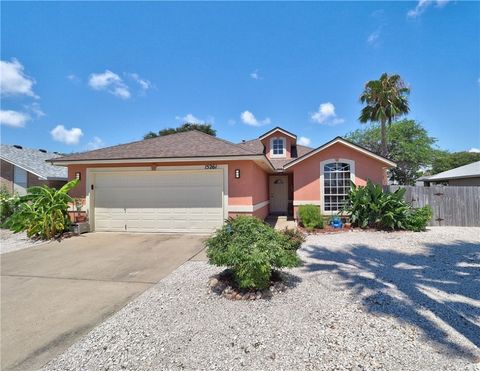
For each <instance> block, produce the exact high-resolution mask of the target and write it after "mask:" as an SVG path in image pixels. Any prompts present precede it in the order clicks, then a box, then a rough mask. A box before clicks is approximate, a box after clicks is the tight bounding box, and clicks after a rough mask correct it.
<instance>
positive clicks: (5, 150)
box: [0, 144, 67, 180]
mask: <svg viewBox="0 0 480 371" xmlns="http://www.w3.org/2000/svg"><path fill="white" fill-rule="evenodd" d="M0 148H1V149H0V158H1V159H2V160H5V161H7V162H9V163H11V164H13V165H15V166H18V167H19V168H22V169H24V170H26V171H28V172H29V173H32V174H34V175H36V176H38V177H39V178H42V179H60V180H66V179H67V169H65V168H61V167H58V166H53V165H52V164H50V163H48V162H47V160H48V159H51V158H52V157H53V158H57V157H60V155H58V154H56V153H52V152H43V151H40V150H38V149H33V148H17V147H15V146H11V145H8V144H2V145H1V147H0Z"/></svg>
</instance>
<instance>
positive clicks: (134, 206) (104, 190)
mask: <svg viewBox="0 0 480 371" xmlns="http://www.w3.org/2000/svg"><path fill="white" fill-rule="evenodd" d="M94 197H95V228H96V230H99V231H100V230H105V231H107V230H112V231H113V230H115V231H121V230H126V231H130V232H197V233H208V232H211V231H213V230H214V229H216V228H218V227H219V226H221V225H222V223H223V172H222V171H218V170H217V171H197V172H191V171H190V172H189V171H175V172H154V173H152V172H148V173H145V172H142V173H140V172H139V173H135V174H121V173H114V174H112V173H105V174H102V173H99V174H96V175H95V196H94Z"/></svg>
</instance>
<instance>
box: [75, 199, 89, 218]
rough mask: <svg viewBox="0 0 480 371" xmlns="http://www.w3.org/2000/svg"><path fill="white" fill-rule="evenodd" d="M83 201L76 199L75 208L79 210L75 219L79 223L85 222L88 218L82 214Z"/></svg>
mask: <svg viewBox="0 0 480 371" xmlns="http://www.w3.org/2000/svg"><path fill="white" fill-rule="evenodd" d="M82 207H83V201H82V200H81V199H80V198H76V199H75V208H76V209H77V216H76V218H75V220H76V222H77V223H82V222H85V221H86V219H87V217H86V215H85V214H82Z"/></svg>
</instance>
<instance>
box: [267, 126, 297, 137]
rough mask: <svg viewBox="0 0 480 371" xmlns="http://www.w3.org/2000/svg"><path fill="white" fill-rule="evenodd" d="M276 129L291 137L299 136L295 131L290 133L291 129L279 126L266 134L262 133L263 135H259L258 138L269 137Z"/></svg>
mask: <svg viewBox="0 0 480 371" xmlns="http://www.w3.org/2000/svg"><path fill="white" fill-rule="evenodd" d="M276 131H281V132H282V133H283V134H285V135H288V136H289V137H291V138H293V139H295V140H297V136H296V135H295V134H293V133H290V132H289V131H287V130H285V129H282V128H281V127H279V126H277V127H275V128H273V129H272V130H269V131H267V132H266V133H265V134H262V135H261V136H259V137H258V139H260V140H262V139H265V138H266V137H268V136H269V135H271V134H273V133H274V132H276Z"/></svg>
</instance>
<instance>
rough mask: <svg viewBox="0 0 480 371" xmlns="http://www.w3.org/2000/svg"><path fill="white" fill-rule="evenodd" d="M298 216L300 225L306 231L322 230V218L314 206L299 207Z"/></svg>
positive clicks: (318, 209)
mask: <svg viewBox="0 0 480 371" xmlns="http://www.w3.org/2000/svg"><path fill="white" fill-rule="evenodd" d="M298 216H299V217H300V224H301V225H302V226H304V227H305V228H306V229H307V230H310V231H311V230H314V229H315V228H323V216H322V213H321V212H320V208H319V207H318V206H316V205H301V206H300V207H299V208H298Z"/></svg>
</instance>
